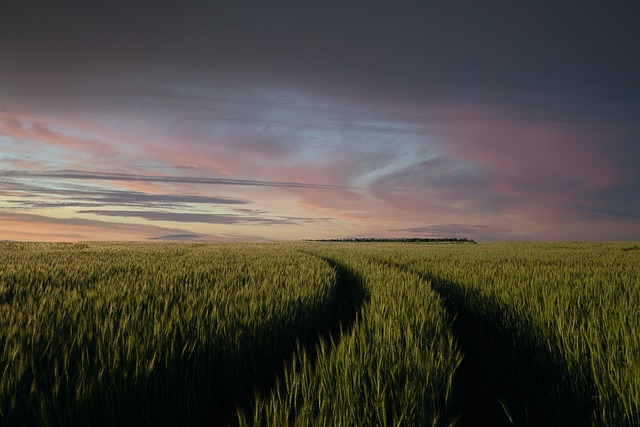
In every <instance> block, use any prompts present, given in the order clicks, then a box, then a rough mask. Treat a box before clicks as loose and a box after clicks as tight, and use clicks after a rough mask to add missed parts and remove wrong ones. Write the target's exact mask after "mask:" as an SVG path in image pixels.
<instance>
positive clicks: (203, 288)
mask: <svg viewBox="0 0 640 427" xmlns="http://www.w3.org/2000/svg"><path fill="white" fill-rule="evenodd" d="M0 259H1V260H2V264H1V266H0V348H1V349H2V352H1V353H0V370H1V372H2V377H1V378H0V410H1V412H0V420H2V423H1V424H5V425H140V424H147V425H158V424H160V425H175V424H180V425H184V424H203V423H209V422H215V423H223V422H225V420H230V419H232V418H233V417H235V407H236V406H238V405H240V406H241V405H243V404H246V403H247V402H248V397H249V396H250V395H251V393H252V392H253V389H254V388H255V387H268V386H269V385H270V383H271V382H272V381H274V380H275V376H276V375H277V374H278V373H279V372H280V370H281V369H282V363H283V359H284V358H286V357H289V356H290V355H291V354H292V352H293V351H294V348H295V343H296V341H300V342H305V341H311V340H314V339H317V336H318V333H319V331H321V330H323V329H325V328H327V327H329V326H330V323H331V321H332V319H331V315H332V307H333V305H334V301H333V300H334V299H335V298H334V297H336V295H335V293H336V289H335V287H336V274H335V271H334V270H333V269H332V268H331V267H330V266H329V265H328V264H326V263H325V262H323V261H322V260H320V259H319V258H317V257H313V256H310V255H307V254H304V253H301V252H298V251H294V250H291V249H290V248H287V247H284V246H277V247H276V246H264V245H262V246H258V245H256V246H246V245H245V246H237V245H136V244H127V245H124V244H123V245H119V244H102V245H90V246H89V247H88V248H87V247H84V246H78V245H60V244H58V245H35V246H31V247H29V248H25V247H24V246H20V245H16V244H12V245H5V246H3V247H2V248H1V249H0Z"/></svg>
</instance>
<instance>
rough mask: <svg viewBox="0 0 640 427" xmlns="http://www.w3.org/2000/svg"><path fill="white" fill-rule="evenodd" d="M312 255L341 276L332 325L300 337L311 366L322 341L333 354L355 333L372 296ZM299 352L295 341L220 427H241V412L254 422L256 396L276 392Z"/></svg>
mask: <svg viewBox="0 0 640 427" xmlns="http://www.w3.org/2000/svg"><path fill="white" fill-rule="evenodd" d="M310 254H311V255H313V256H317V257H319V258H320V259H322V260H323V261H324V262H326V263H327V264H329V265H330V266H331V268H333V269H334V270H335V271H336V276H337V282H336V286H335V288H334V293H333V294H332V295H331V297H330V298H331V300H332V304H331V316H330V318H331V320H330V322H329V324H327V325H325V326H324V327H323V328H318V329H317V331H316V332H315V334H313V335H307V336H305V337H300V340H299V341H298V344H299V345H300V347H299V349H300V350H302V351H304V352H305V353H306V355H307V358H308V361H309V362H310V363H311V364H315V361H316V358H317V353H318V345H319V344H320V342H321V341H325V342H330V343H331V345H330V346H328V347H327V348H328V351H329V352H331V351H332V349H333V348H335V347H336V346H338V345H339V344H340V340H341V338H342V336H343V335H345V334H349V333H350V332H351V330H352V328H353V325H354V324H355V321H356V318H357V317H358V314H359V313H360V312H361V310H362V307H363V306H364V304H366V303H367V301H368V299H369V296H368V294H367V291H366V288H365V286H364V280H363V279H362V277H360V276H359V275H358V274H357V273H356V272H355V271H353V270H351V269H349V268H348V267H346V266H344V265H342V264H340V263H339V262H337V261H335V260H333V259H331V258H326V257H322V256H318V255H315V254H313V253H310ZM296 351H297V349H296V343H295V342H293V343H291V348H289V349H287V356H286V357H284V358H282V360H281V363H279V369H278V370H276V371H273V372H272V373H271V375H269V377H268V379H267V380H266V381H262V382H260V383H259V384H255V385H254V393H253V395H251V396H247V399H246V400H245V401H243V402H238V403H237V404H236V406H235V407H230V409H233V412H229V413H228V414H226V417H225V421H224V422H222V423H221V424H218V425H234V426H235V425H237V423H238V419H237V412H238V410H239V411H241V412H242V413H244V415H245V416H247V417H248V419H249V420H251V417H252V416H253V412H252V409H253V400H254V398H255V396H266V395H269V394H270V393H271V392H272V391H274V390H275V389H276V386H277V383H278V378H282V376H283V374H284V371H285V369H286V368H287V367H288V366H291V362H292V359H293V358H294V357H296ZM236 408H237V409H236ZM251 422H252V420H251Z"/></svg>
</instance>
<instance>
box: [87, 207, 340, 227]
mask: <svg viewBox="0 0 640 427" xmlns="http://www.w3.org/2000/svg"><path fill="white" fill-rule="evenodd" d="M78 213H79V214H93V215H99V216H108V217H120V218H142V219H145V220H148V221H167V222H186V223H206V224H226V225H229V224H245V225H247V224H248V225H293V224H304V223H312V222H318V221H326V220H328V218H296V217H268V216H248V215H238V214H216V213H192V212H167V211H158V210H154V211H144V210H131V211H125V210H97V209H93V210H92V209H85V210H79V211H78Z"/></svg>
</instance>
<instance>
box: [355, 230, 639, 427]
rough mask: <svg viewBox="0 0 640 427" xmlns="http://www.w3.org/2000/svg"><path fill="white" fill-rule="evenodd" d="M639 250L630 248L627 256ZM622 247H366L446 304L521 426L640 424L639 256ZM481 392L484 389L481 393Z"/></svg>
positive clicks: (469, 353)
mask: <svg viewBox="0 0 640 427" xmlns="http://www.w3.org/2000/svg"><path fill="white" fill-rule="evenodd" d="M629 248H631V249H629ZM634 248H637V246H635V247H634V246H632V245H630V244H625V243H589V244H587V243H562V244H560V243H557V244H551V243H541V244H533V243H530V244H517V243H512V244H506V243H501V244H483V245H477V246H474V247H470V246H459V245H458V246H457V245H448V246H439V247H435V246H428V245H422V246H415V245H414V246H407V245H405V246H398V245H396V246H395V247H394V246H387V247H377V248H376V247H374V246H370V247H369V248H361V249H360V251H361V253H362V254H363V256H369V257H372V258H375V259H378V260H381V261H384V262H386V263H387V264H389V265H395V266H402V267H403V268H405V269H406V270H408V271H413V272H417V273H419V274H420V275H421V276H422V277H423V278H425V280H429V281H430V282H431V283H432V286H433V287H434V289H435V290H437V291H438V292H439V293H440V294H441V295H442V296H443V298H444V301H445V305H446V306H447V307H448V309H449V311H450V313H451V314H452V315H453V316H455V319H456V321H455V322H454V325H453V326H454V330H455V332H456V334H457V337H458V340H459V342H460V345H461V347H462V348H463V349H464V352H465V357H466V358H467V359H468V360H470V361H471V362H472V363H473V365H474V366H473V367H472V369H474V370H476V371H478V372H479V373H480V377H479V378H478V379H477V380H478V381H482V382H485V383H489V384H490V388H488V389H484V390H483V391H484V392H485V393H490V394H492V397H493V398H495V399H497V400H499V401H500V403H501V405H502V406H503V408H504V410H505V412H506V414H507V415H508V417H509V418H510V419H511V421H512V422H514V423H516V424H519V425H609V426H614V425H615V426H622V425H625V426H627V425H628V426H632V425H640V251H638V250H634ZM478 391H479V390H476V392H478Z"/></svg>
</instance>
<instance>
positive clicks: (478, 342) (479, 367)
mask: <svg viewBox="0 0 640 427" xmlns="http://www.w3.org/2000/svg"><path fill="white" fill-rule="evenodd" d="M378 262H380V263H381V264H384V265H387V266H390V267H393V268H397V269H399V270H402V271H408V272H411V273H414V274H417V275H419V276H420V277H421V278H422V279H423V280H424V281H425V282H426V283H427V284H429V285H430V286H431V288H432V289H433V290H434V291H435V292H436V293H437V294H438V295H439V296H440V298H441V300H442V303H443V306H444V308H445V310H446V312H447V315H448V317H449V319H450V321H451V325H452V329H453V333H454V335H455V337H456V340H457V342H458V345H459V348H460V350H461V351H462V353H463V354H464V358H463V360H462V363H461V365H460V367H459V368H458V370H457V371H456V373H455V375H454V379H453V382H454V395H453V403H454V407H455V406H457V411H458V415H459V417H458V419H457V423H456V426H461V427H465V426H473V427H477V426H480V427H481V426H492V427H494V426H495V427H501V426H513V425H516V426H521V425H525V426H538V425H545V426H584V425H591V415H592V414H593V413H594V402H593V399H592V398H589V397H588V396H592V395H593V393H594V391H593V390H595V386H593V384H595V383H594V381H593V380H591V381H590V384H591V389H589V390H587V391H586V392H585V391H584V390H582V391H581V392H575V391H574V390H573V388H572V386H571V374H570V373H569V372H568V370H567V368H566V365H567V363H566V361H564V360H559V357H558V355H554V354H551V352H550V350H548V349H547V348H546V347H543V346H542V345H539V344H532V342H535V341H534V340H530V339H527V340H525V336H526V335H527V334H533V333H534V330H535V329H536V327H535V325H534V323H533V322H532V321H531V320H530V319H527V318H524V317H523V316H522V315H521V314H519V313H515V312H514V311H513V310H512V309H511V308H510V307H508V306H505V305H504V304H501V303H500V302H499V301H496V300H495V299H491V298H490V297H488V296H487V295H482V294H481V293H480V292H478V291H474V290H472V289H469V288H468V287H466V286H463V285H460V284H458V283H453V282H450V281H447V280H445V279H442V278H440V277H437V276H435V275H431V274H429V273H425V272H424V271H418V270H415V269H411V268H410V267H408V266H406V265H403V264H399V263H396V262H389V261H384V260H378ZM474 301H475V302H476V303H477V302H478V301H481V306H482V307H483V309H482V310H480V311H479V310H478V309H477V304H476V305H474V303H473V302H474ZM505 319H511V322H512V323H508V322H506V321H505ZM516 323H517V324H516ZM538 333H540V332H538ZM538 336H540V335H538ZM585 396H587V397H585ZM509 402H514V404H513V405H509Z"/></svg>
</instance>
